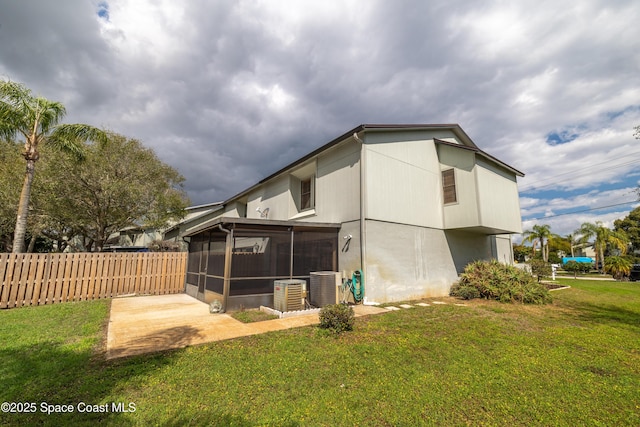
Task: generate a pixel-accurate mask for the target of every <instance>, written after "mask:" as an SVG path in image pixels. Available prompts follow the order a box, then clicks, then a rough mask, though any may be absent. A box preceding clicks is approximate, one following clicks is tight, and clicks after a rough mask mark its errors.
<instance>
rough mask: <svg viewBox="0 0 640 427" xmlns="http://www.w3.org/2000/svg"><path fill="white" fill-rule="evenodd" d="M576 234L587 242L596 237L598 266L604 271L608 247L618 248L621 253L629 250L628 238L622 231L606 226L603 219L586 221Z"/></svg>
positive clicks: (595, 245)
mask: <svg viewBox="0 0 640 427" xmlns="http://www.w3.org/2000/svg"><path fill="white" fill-rule="evenodd" d="M576 234H580V235H581V236H582V240H583V241H584V242H587V241H588V240H589V239H591V238H593V239H594V248H595V251H596V268H598V269H599V270H601V271H602V272H603V273H604V262H603V261H604V254H605V250H607V248H608V247H612V248H616V249H618V250H619V251H620V252H621V253H623V254H624V253H625V252H626V250H627V243H628V238H627V236H626V235H625V234H624V232H622V231H613V230H610V229H609V228H607V227H605V226H604V225H603V224H602V222H601V221H596V222H595V224H594V223H590V222H585V223H584V224H582V225H581V226H580V228H579V229H578V230H576Z"/></svg>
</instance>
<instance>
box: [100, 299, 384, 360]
mask: <svg viewBox="0 0 640 427" xmlns="http://www.w3.org/2000/svg"><path fill="white" fill-rule="evenodd" d="M354 312H355V314H356V317H359V316H365V315H368V314H377V313H385V312H387V310H385V309H383V308H379V307H375V306H365V305H357V306H354ZM317 323H319V320H318V314H317V313H316V314H309V315H301V316H296V317H289V318H285V319H275V320H267V321H263V322H254V323H242V322H240V321H238V320H236V319H234V318H233V317H231V316H230V315H228V314H211V313H209V305H208V304H205V303H203V302H201V301H199V300H197V299H195V298H192V297H190V296H189V295H186V294H175V295H158V296H142V297H129V298H114V299H113V301H112V302H111V314H110V318H109V326H108V330H107V356H106V357H107V359H114V358H118V357H125V356H133V355H136V354H144V353H151V352H156V351H162V350H168V349H173V348H182V347H186V346H190V345H197V344H204V343H208V342H213V341H220V340H226V339H231V338H237V337H242V336H248V335H255V334H261V333H265V332H270V331H278V330H282V329H288V328H296V327H300V326H307V325H313V324H317Z"/></svg>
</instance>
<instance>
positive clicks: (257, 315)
mask: <svg viewBox="0 0 640 427" xmlns="http://www.w3.org/2000/svg"><path fill="white" fill-rule="evenodd" d="M231 317H233V318H234V319H236V320H239V321H240V322H242V323H253V322H263V321H265V320H273V319H278V318H279V317H278V316H277V315H275V314H269V313H265V312H264V311H260V310H242V311H236V312H235V313H231Z"/></svg>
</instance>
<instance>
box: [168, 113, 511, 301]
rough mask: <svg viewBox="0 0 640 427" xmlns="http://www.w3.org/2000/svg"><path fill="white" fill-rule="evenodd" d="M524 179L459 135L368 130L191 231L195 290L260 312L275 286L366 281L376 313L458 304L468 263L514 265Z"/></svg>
mask: <svg viewBox="0 0 640 427" xmlns="http://www.w3.org/2000/svg"><path fill="white" fill-rule="evenodd" d="M522 176H524V175H523V174H522V173H521V172H519V171H518V170H516V169H514V168H512V167H511V166H509V165H507V164H505V163H503V162H501V161H500V160H498V159H496V158H495V157H492V156H491V155H489V154H487V153H485V152H483V151H482V150H480V149H479V148H478V147H477V146H476V145H475V144H474V143H473V141H472V140H471V138H469V136H467V134H466V133H465V132H464V131H463V130H462V129H461V128H460V126H458V125H456V124H447V125H360V126H358V127H356V128H355V129H352V130H350V131H349V132H347V133H345V134H344V135H342V136H340V137H338V138H336V139H334V140H333V141H330V142H329V143H327V144H325V145H324V146H322V147H320V148H318V149H317V150H315V151H313V152H312V153H310V154H308V155H306V156H304V157H302V158H301V159H299V160H296V161H295V162H293V163H291V164H290V165H288V166H286V167H284V168H283V169H281V170H279V171H277V172H275V173H274V174H272V175H270V176H268V177H267V178H265V179H263V180H262V181H260V182H258V183H257V184H255V185H253V186H252V187H250V188H248V189H246V190H244V191H242V192H241V193H239V194H237V195H235V196H233V197H231V198H230V199H228V200H226V201H224V202H223V203H221V204H219V205H216V207H215V210H212V211H209V212H208V213H207V214H206V215H202V216H200V217H198V218H192V219H191V220H190V221H186V222H184V221H183V223H181V225H179V227H181V228H180V230H181V232H180V233H179V234H180V235H181V236H188V237H189V238H190V248H189V251H190V254H189V262H188V272H187V284H186V290H187V292H188V293H189V294H191V295H193V296H195V297H197V298H199V299H201V300H203V301H206V302H211V301H213V300H215V299H218V300H220V301H222V302H223V305H224V307H225V309H235V308H239V307H247V308H248V307H257V306H258V305H260V304H264V305H271V304H272V303H273V281H274V280H276V279H281V278H287V279H288V278H301V279H306V280H308V279H309V275H310V273H311V272H313V271H322V270H332V271H337V272H340V273H341V274H342V276H343V277H345V278H346V277H351V275H352V273H353V272H355V271H358V270H361V271H362V276H363V282H364V286H365V298H366V299H367V300H368V301H372V302H391V301H402V300H410V299H418V298H423V297H437V296H444V295H448V293H449V290H450V287H451V285H452V284H453V283H454V282H455V281H456V280H457V279H458V274H459V273H461V272H462V270H463V269H464V267H465V265H466V264H467V263H469V262H471V261H473V260H477V259H490V258H495V259H498V260H500V261H502V262H505V263H512V262H513V252H512V245H511V236H510V235H511V234H515V233H521V232H522V228H521V217H520V206H519V200H518V187H517V182H516V180H517V177H522Z"/></svg>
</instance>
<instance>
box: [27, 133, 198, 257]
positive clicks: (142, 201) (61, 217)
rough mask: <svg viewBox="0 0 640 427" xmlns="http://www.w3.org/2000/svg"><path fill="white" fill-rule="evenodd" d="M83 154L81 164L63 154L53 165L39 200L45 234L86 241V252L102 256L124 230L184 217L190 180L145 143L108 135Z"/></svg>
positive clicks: (86, 147) (56, 156)
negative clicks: (111, 239)
mask: <svg viewBox="0 0 640 427" xmlns="http://www.w3.org/2000/svg"><path fill="white" fill-rule="evenodd" d="M82 150H83V152H84V158H83V159H82V160H81V161H77V159H75V158H74V157H73V156H69V155H62V154H59V155H54V156H52V157H51V159H50V160H51V161H49V162H47V174H50V175H51V176H52V179H50V180H49V181H48V182H49V184H50V186H51V187H50V188H48V189H47V191H42V192H39V193H38V194H39V196H38V200H37V202H38V203H37V206H38V209H37V213H38V215H39V216H40V217H41V218H42V223H43V224H44V226H43V234H45V235H48V236H50V237H51V238H56V239H57V240H62V239H63V237H64V236H65V235H66V236H68V237H70V236H71V235H78V236H82V238H83V241H84V246H85V249H87V250H98V251H99V250H101V249H102V248H103V247H104V245H105V243H106V241H107V239H108V238H109V236H110V235H111V234H113V233H114V232H116V231H119V230H122V229H123V228H126V227H138V226H145V227H153V228H161V227H164V226H167V225H168V223H169V222H170V221H172V220H177V219H180V218H182V217H183V216H184V209H185V208H186V206H187V205H188V199H187V197H186V195H185V193H184V191H183V190H182V182H183V181H184V178H183V177H182V176H181V175H180V174H179V173H178V172H177V171H176V170H175V169H173V168H172V167H170V166H168V165H166V164H165V163H163V162H162V161H160V159H158V157H157V156H156V155H155V153H154V152H153V151H152V150H151V149H148V148H145V147H144V146H143V145H142V144H141V143H140V142H139V141H137V140H134V139H127V138H125V137H124V136H121V135H118V134H115V133H108V139H107V141H106V142H105V143H86V144H84V146H83V147H82Z"/></svg>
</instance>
